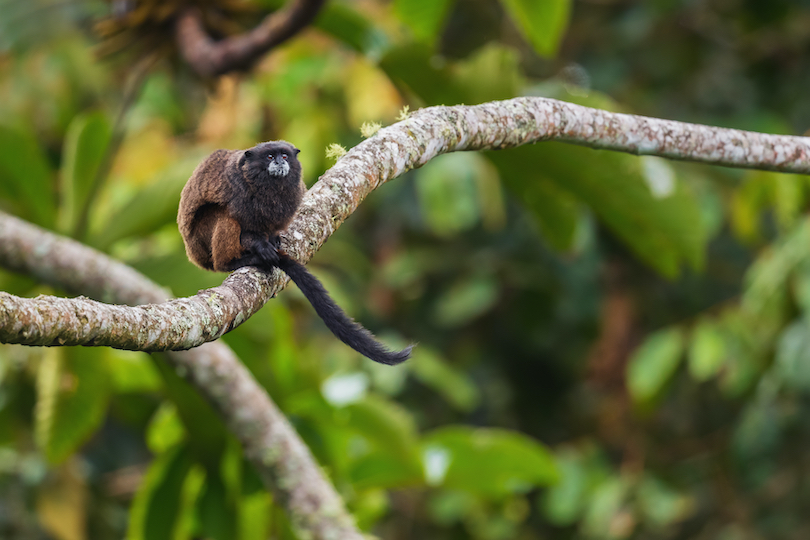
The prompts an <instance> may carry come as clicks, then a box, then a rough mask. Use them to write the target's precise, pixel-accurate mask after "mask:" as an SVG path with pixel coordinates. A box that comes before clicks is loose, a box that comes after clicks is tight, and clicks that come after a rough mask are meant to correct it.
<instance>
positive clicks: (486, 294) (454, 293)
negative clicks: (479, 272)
mask: <svg viewBox="0 0 810 540" xmlns="http://www.w3.org/2000/svg"><path fill="white" fill-rule="evenodd" d="M498 294H499V287H498V283H497V281H496V280H495V279H494V277H492V276H476V277H472V278H468V279H465V280H463V281H460V282H458V283H456V284H455V285H453V286H452V287H451V288H450V289H448V290H447V291H445V292H444V293H443V294H442V295H441V296H440V297H439V298H438V300H437V301H436V307H435V320H436V322H437V323H438V324H439V325H441V326H445V327H454V326H461V325H463V324H465V323H468V322H470V321H471V320H473V319H475V318H476V317H478V316H480V315H482V314H483V313H486V312H487V311H488V310H489V309H490V308H491V307H492V306H493V305H494V304H495V302H496V301H497V300H498Z"/></svg>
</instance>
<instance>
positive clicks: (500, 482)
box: [422, 426, 559, 497]
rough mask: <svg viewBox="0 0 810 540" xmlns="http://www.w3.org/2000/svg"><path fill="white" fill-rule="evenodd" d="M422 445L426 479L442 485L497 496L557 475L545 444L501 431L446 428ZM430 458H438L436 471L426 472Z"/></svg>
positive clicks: (550, 481) (546, 481) (551, 480)
mask: <svg viewBox="0 0 810 540" xmlns="http://www.w3.org/2000/svg"><path fill="white" fill-rule="evenodd" d="M422 449H423V456H424V458H423V459H426V460H427V462H426V463H425V467H426V472H427V474H428V475H429V479H430V480H431V483H432V484H434V485H441V486H443V487H445V488H448V489H462V490H466V491H471V492H474V493H478V494H480V495H482V496H486V497H502V496H505V495H509V494H512V493H523V492H526V491H528V490H530V489H531V488H533V487H535V486H545V485H549V484H553V483H554V482H556V481H557V480H558V479H559V474H558V472H557V467H556V465H555V462H554V457H553V456H552V454H551V453H550V452H549V451H548V450H547V449H546V447H545V446H543V445H542V444H540V443H539V442H537V441H535V440H534V439H532V438H530V437H527V436H525V435H523V434H521V433H517V432H514V431H508V430H505V429H491V428H471V427H467V426H452V427H446V428H442V429H439V430H436V431H434V432H432V433H430V434H428V435H427V436H426V437H424V441H423V443H422ZM431 456H446V461H445V462H444V464H443V465H442V464H441V461H442V460H440V459H437V460H433V459H432V457H431ZM430 461H435V462H439V464H440V465H441V466H439V467H436V468H437V469H438V471H436V470H434V471H431V469H433V467H434V466H433V465H431V464H430V463H429V462H430ZM443 467H446V468H444V470H443V471H442V470H441V469H442V468H443Z"/></svg>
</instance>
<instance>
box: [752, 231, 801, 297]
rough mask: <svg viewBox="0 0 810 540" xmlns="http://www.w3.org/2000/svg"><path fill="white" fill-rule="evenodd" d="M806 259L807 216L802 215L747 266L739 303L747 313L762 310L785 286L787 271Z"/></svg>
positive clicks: (788, 274) (789, 272)
mask: <svg viewBox="0 0 810 540" xmlns="http://www.w3.org/2000/svg"><path fill="white" fill-rule="evenodd" d="M808 260H810V219H804V220H802V221H801V222H799V224H798V225H797V226H796V227H795V228H794V229H793V230H792V231H790V232H789V233H788V234H787V235H785V236H784V237H783V238H781V239H780V240H779V241H778V242H776V243H775V244H774V245H773V246H772V247H770V248H769V249H767V250H764V251H763V252H762V254H760V256H759V257H758V258H757V260H756V262H754V264H753V265H751V267H750V268H749V269H748V272H747V273H746V276H745V282H746V287H745V291H744V292H743V298H742V304H743V307H744V308H745V309H746V310H747V311H749V312H750V313H758V312H762V311H764V310H765V307H766V305H767V304H768V303H769V302H771V300H773V299H774V297H776V296H778V295H779V293H780V292H783V291H784V289H785V288H786V287H787V284H788V277H789V276H790V274H791V272H793V271H794V270H795V269H796V267H797V266H799V265H800V264H802V263H805V262H807V261H808Z"/></svg>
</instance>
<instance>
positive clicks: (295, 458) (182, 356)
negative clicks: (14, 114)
mask: <svg viewBox="0 0 810 540" xmlns="http://www.w3.org/2000/svg"><path fill="white" fill-rule="evenodd" d="M0 265H2V266H4V267H6V268H8V269H11V270H13V271H16V272H20V273H24V274H27V275H30V276H33V277H35V278H38V279H39V280H40V281H42V282H45V283H49V284H51V285H54V286H57V287H60V288H62V289H65V290H67V291H69V292H73V293H83V294H87V295H90V296H93V297H95V298H98V299H101V300H104V301H108V302H122V303H126V304H139V303H143V302H162V301H164V300H166V299H167V298H168V297H169V294H168V293H167V291H166V290H165V289H163V288H161V287H160V286H158V285H157V284H155V283H153V282H152V281H150V280H149V279H147V278H146V277H144V276H143V275H142V274H140V273H138V272H136V271H135V270H133V269H132V268H130V267H129V266H126V265H124V264H122V263H120V262H117V261H114V260H112V259H110V258H109V257H107V256H106V255H104V254H102V253H99V252H98V251H96V250H94V249H91V248H89V247H87V246H85V245H83V244H80V243H79V242H76V241H74V240H71V239H68V238H64V237H60V236H58V235H56V234H53V233H51V232H48V231H45V230H43V229H41V228H39V227H37V226H35V225H32V224H30V223H26V222H24V221H22V220H20V219H17V218H15V217H12V216H9V215H8V214H5V213H2V212H0ZM166 358H167V359H168V361H169V363H170V364H171V365H172V366H173V367H174V369H176V370H177V371H178V372H180V373H182V374H184V375H185V376H186V378H187V379H188V380H189V381H191V383H192V384H193V385H194V386H195V387H196V388H197V389H198V390H199V391H200V392H201V393H202V394H203V395H204V396H205V397H206V399H208V401H209V402H210V403H211V404H212V405H213V406H214V408H215V409H216V410H217V411H218V412H219V414H220V415H221V417H222V418H223V420H224V421H225V424H226V426H227V427H228V429H229V430H230V432H231V433H233V434H234V435H235V436H236V437H237V438H238V439H239V441H240V442H241V444H242V448H243V450H244V453H245V457H246V458H247V459H248V460H249V461H250V462H251V463H252V464H253V466H254V467H255V468H256V471H258V473H259V475H260V476H261V478H262V480H263V481H264V483H265V485H266V486H267V488H268V489H269V490H270V491H272V492H273V494H274V497H275V499H276V501H277V502H278V504H279V505H281V506H283V507H284V508H286V510H287V514H288V516H289V518H290V521H291V523H292V525H293V527H294V528H295V529H296V530H298V531H300V532H301V534H300V536H301V537H307V538H313V539H315V540H326V539H331V538H347V539H351V540H360V539H362V538H363V536H362V535H361V534H360V533H359V531H358V530H357V529H356V527H355V526H354V523H353V520H352V517H351V516H350V515H349V514H348V513H347V512H346V509H345V507H344V505H343V501H342V499H341V498H340V497H339V496H338V494H337V493H336V492H335V490H334V488H333V487H332V485H331V484H330V483H329V481H328V480H327V479H326V478H324V476H323V474H322V473H321V468H320V467H319V466H318V464H317V463H316V462H315V460H314V458H313V457H312V454H311V453H310V451H309V449H308V448H307V446H306V445H305V444H304V443H303V442H302V441H301V439H300V438H299V437H298V434H297V433H296V432H295V430H294V429H293V427H292V426H291V425H290V423H289V422H288V421H287V419H286V417H285V416H284V415H283V414H282V412H281V411H280V410H279V409H278V407H277V406H276V404H275V403H274V402H273V401H272V400H271V399H270V396H269V395H268V394H267V392H265V390H264V389H263V388H262V387H261V386H260V385H259V383H258V382H256V380H255V379H254V378H253V376H252V375H251V373H250V372H249V371H248V370H247V369H246V368H245V366H244V365H243V364H242V363H241V362H240V361H239V360H238V359H237V358H236V356H235V355H234V353H233V351H231V349H230V348H229V347H228V346H227V345H225V344H224V343H223V342H221V341H219V342H216V343H207V344H205V345H203V346H201V347H198V348H196V349H194V350H192V351H182V352H171V353H169V354H167V355H166Z"/></svg>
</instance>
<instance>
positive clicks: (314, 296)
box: [278, 253, 413, 366]
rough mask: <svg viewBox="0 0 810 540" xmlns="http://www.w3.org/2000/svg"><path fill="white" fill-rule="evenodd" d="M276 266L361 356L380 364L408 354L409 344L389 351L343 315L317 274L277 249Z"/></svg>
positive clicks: (334, 330)
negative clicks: (314, 274) (401, 348)
mask: <svg viewBox="0 0 810 540" xmlns="http://www.w3.org/2000/svg"><path fill="white" fill-rule="evenodd" d="M278 267H279V268H281V269H282V270H284V272H286V273H287V275H288V276H290V279H292V280H293V281H294V282H295V284H296V285H298V288H299V289H301V292H302V293H304V296H306V297H307V300H309V303H310V304H312V307H314V308H315V312H316V313H317V314H318V316H319V317H320V318H321V319H323V322H324V323H326V326H327V328H329V330H331V331H332V333H333V334H335V335H336V336H337V337H338V339H340V341H342V342H343V343H345V344H346V345H348V346H349V347H351V348H352V349H354V350H355V351H357V352H359V353H360V354H362V355H363V356H365V357H367V358H371V359H372V360H374V361H375V362H379V363H381V364H388V365H390V366H393V365H396V364H399V363H400V362H404V361H405V360H407V359H408V358H409V357H410V355H411V349H412V348H413V345H410V346H409V347H407V348H405V349H403V350H401V351H392V350H391V349H389V348H387V347H386V346H385V345H383V344H382V343H380V342H379V341H377V339H376V338H375V337H374V335H373V334H372V333H371V332H369V331H368V330H366V329H365V328H363V327H362V326H361V325H360V324H358V323H357V322H355V321H354V320H353V319H352V318H351V317H349V316H348V315H346V312H345V311H343V310H342V309H341V308H340V306H338V305H337V304H336V303H335V301H334V300H332V297H331V296H329V293H328V292H326V289H324V287H323V284H322V283H321V282H320V281H318V278H316V277H315V276H313V275H312V274H310V273H309V270H307V269H306V268H305V267H304V265H302V264H301V263H299V262H298V261H295V260H293V259H291V258H290V257H289V256H288V255H285V254H281V253H279V261H278Z"/></svg>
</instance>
